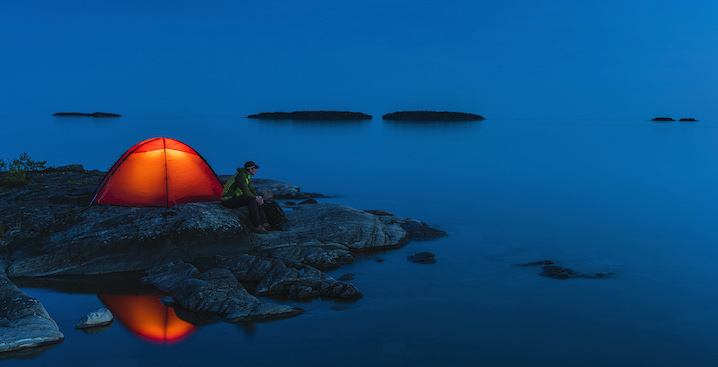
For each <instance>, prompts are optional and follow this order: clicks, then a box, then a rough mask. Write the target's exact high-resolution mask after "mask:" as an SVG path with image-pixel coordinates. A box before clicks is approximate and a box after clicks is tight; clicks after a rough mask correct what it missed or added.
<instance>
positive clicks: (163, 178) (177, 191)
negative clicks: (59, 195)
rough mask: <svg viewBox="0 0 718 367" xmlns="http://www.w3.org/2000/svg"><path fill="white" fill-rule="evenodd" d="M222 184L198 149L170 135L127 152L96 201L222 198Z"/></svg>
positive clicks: (134, 202)
mask: <svg viewBox="0 0 718 367" xmlns="http://www.w3.org/2000/svg"><path fill="white" fill-rule="evenodd" d="M221 196H222V184H221V183H220V182H219V178H218V177H217V174H215V173H214V171H213V170H212V168H211V167H210V166H209V164H207V161H205V160H204V158H202V156H201V155H199V153H197V151H195V150H194V149H192V148H190V147H189V146H188V145H187V144H184V143H182V142H180V141H177V140H174V139H170V138H152V139H148V140H145V141H143V142H141V143H139V144H137V145H135V146H133V147H132V148H130V149H129V150H127V152H125V154H123V155H122V157H120V159H119V160H118V161H117V162H116V163H115V164H114V165H113V166H112V168H110V171H109V172H107V175H105V178H104V179H103V180H102V182H101V183H100V185H99V186H98V187H97V191H96V192H95V196H94V197H93V199H92V203H93V204H110V205H126V206H163V207H171V206H175V205H179V204H185V203H194V202H202V201H219V200H220V198H221Z"/></svg>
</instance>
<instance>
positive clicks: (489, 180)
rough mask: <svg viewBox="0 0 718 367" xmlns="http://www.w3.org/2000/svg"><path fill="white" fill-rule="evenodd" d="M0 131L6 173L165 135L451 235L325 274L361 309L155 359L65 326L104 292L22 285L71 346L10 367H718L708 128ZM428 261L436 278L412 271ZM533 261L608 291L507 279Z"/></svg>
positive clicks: (602, 123)
mask: <svg viewBox="0 0 718 367" xmlns="http://www.w3.org/2000/svg"><path fill="white" fill-rule="evenodd" d="M2 122H3V126H4V130H5V131H4V133H3V134H2V136H0V146H1V147H2V150H1V151H0V154H2V155H3V156H4V157H6V158H9V157H13V156H17V155H19V154H20V153H21V152H23V151H27V152H28V153H29V154H30V155H31V156H32V157H33V158H35V159H43V160H44V159H47V160H48V165H52V166H58V165H65V164H72V163H81V164H83V165H84V166H85V168H88V169H101V170H106V169H107V168H109V167H110V166H111V165H112V164H113V163H114V161H115V160H116V159H117V158H119V156H120V155H121V154H122V153H123V152H124V151H125V150H126V149H128V148H129V147H131V146H132V145H134V144H136V143H137V142H139V141H142V140H144V139H147V138H151V137H155V136H165V137H171V138H175V139H177V140H180V141H182V142H185V143H187V144H189V145H190V146H192V147H193V148H195V149H196V150H197V151H198V152H200V153H201V154H202V155H203V156H204V157H205V159H206V160H207V161H208V162H209V163H210V165H211V166H212V167H213V168H214V169H215V171H216V172H217V173H218V174H228V173H232V172H233V171H234V169H235V167H237V166H238V165H241V164H242V163H243V162H244V161H246V160H255V161H256V162H257V163H258V164H259V165H260V166H261V168H260V170H259V172H258V177H266V178H272V179H276V180H281V181H285V182H290V183H294V184H297V185H299V186H300V187H302V189H303V190H304V191H308V192H320V193H323V194H327V195H339V197H336V198H330V199H324V200H325V201H329V202H337V203H341V204H346V205H349V206H353V207H356V208H360V209H384V210H388V211H390V212H393V213H394V214H396V215H400V216H406V217H411V218H416V219H419V220H422V221H425V222H427V223H429V224H431V225H433V226H435V227H437V228H440V229H443V230H445V231H447V232H448V233H449V236H447V237H445V238H442V239H438V240H434V241H427V242H412V243H410V244H409V245H408V246H406V247H404V248H401V249H397V250H392V251H388V252H384V253H380V254H372V255H363V256H359V257H357V261H356V262H355V263H354V264H351V265H347V266H344V267H342V268H340V269H337V270H334V271H332V272H330V274H331V275H333V276H336V277H339V276H341V275H342V274H345V273H348V272H351V273H354V274H355V276H356V277H355V279H354V280H353V281H352V283H353V284H355V285H356V286H357V287H358V288H359V289H360V290H361V291H362V292H363V293H364V298H363V299H361V300H359V301H358V302H354V303H348V304H344V303H341V304H336V303H335V302H333V301H327V300H314V301H312V302H308V303H291V302H290V304H294V305H298V306H299V307H302V308H304V309H306V310H307V312H306V313H305V314H303V315H301V316H298V317H294V318H291V319H287V320H282V321H277V322H271V323H259V324H256V325H254V326H249V325H247V326H237V325H230V324H225V323H216V324H212V325H209V326H204V327H201V328H199V329H197V330H196V331H195V332H194V333H192V334H191V335H189V336H188V337H187V338H186V339H185V340H183V341H182V342H181V343H179V344H174V345H157V344H152V343H148V342H146V341H144V340H142V339H140V338H138V337H137V336H135V335H133V334H131V333H130V332H129V331H128V330H127V329H125V328H123V327H122V325H120V324H119V323H115V324H114V325H113V326H112V327H111V328H110V329H109V330H107V331H105V332H103V333H100V334H96V335H85V334H84V333H82V332H80V331H77V330H74V329H73V326H74V324H75V323H76V322H77V320H78V319H79V318H81V317H82V316H84V315H85V314H86V313H87V312H89V311H91V310H93V309H94V308H95V307H99V306H101V303H100V301H99V299H98V298H97V296H95V295H86V294H83V295H67V294H62V293H59V292H56V291H52V290H42V289H24V290H25V291H26V292H28V294H30V295H32V296H34V297H36V298H38V299H39V300H41V301H42V302H43V304H44V305H45V307H46V308H47V309H48V312H49V313H50V315H51V316H52V317H53V318H54V319H55V320H56V321H57V322H58V324H59V325H60V328H61V330H62V331H63V332H64V333H65V336H66V338H67V339H66V340H65V341H64V342H63V343H62V344H60V345H58V346H57V347H55V348H53V349H51V350H49V351H48V352H46V353H45V354H43V355H41V356H40V357H37V358H34V359H29V360H11V361H4V362H3V364H4V365H19V366H43V365H48V364H50V363H60V364H68V365H70V364H75V365H83V366H85V365H87V366H95V365H97V366H144V365H153V364H158V363H163V364H165V363H169V364H180V365H198V364H206V363H213V364H222V365H253V366H275V365H282V364H294V365H300V366H301V365H310V364H316V363H337V364H340V365H347V366H366V365H370V364H371V365H379V366H396V365H400V366H404V365H406V366H409V365H411V366H464V365H467V364H471V365H485V366H526V365H531V366H556V365H558V366H569V365H570V366H578V365H580V366H623V365H631V366H675V365H690V366H715V365H717V364H718V351H716V349H715V345H716V342H718V337H716V336H715V332H714V331H715V330H716V329H718V307H716V306H718V294H717V293H716V292H715V288H716V284H717V281H718V275H716V271H715V270H714V267H715V264H716V260H718V249H717V248H716V244H717V243H718V231H717V230H716V228H715V226H714V225H713V223H714V222H715V219H716V218H718V209H717V208H716V205H715V203H716V202H718V191H716V190H715V188H716V187H718V154H716V148H715V142H716V141H718V122H716V121H700V122H695V123H680V122H672V123H654V122H648V121H637V120H636V121H634V120H559V119H546V120H486V121H481V122H470V123H452V124H446V123H398V122H384V121H382V120H377V119H375V120H373V121H365V122H347V123H343V122H339V123H322V122H289V121H258V120H248V119H244V118H240V117H182V116H175V117H150V116H126V117H122V118H118V119H92V118H53V117H39V116H14V117H3V118H2ZM421 251H431V252H433V253H434V254H436V257H437V259H438V263H436V264H431V265H418V264H413V263H410V262H408V261H407V260H406V256H407V255H411V254H414V253H417V252H421ZM377 259H383V260H384V261H383V262H377V261H376V260H377ZM544 259H551V260H553V261H554V262H556V263H558V264H559V265H562V266H565V267H569V268H572V269H575V270H578V271H581V272H586V273H595V272H602V271H610V272H613V273H614V275H613V276H611V277H609V278H605V279H573V280H564V281H561V280H553V279H547V278H543V277H541V276H539V275H537V273H538V272H539V271H540V269H539V268H534V267H518V266H516V264H521V263H527V262H533V261H538V260H544ZM336 305H339V306H343V307H346V309H344V310H339V311H335V310H333V309H332V307H333V306H336Z"/></svg>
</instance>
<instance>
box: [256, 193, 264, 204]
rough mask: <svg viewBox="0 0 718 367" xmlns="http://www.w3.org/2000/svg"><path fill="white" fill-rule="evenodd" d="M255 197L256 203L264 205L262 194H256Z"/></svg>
mask: <svg viewBox="0 0 718 367" xmlns="http://www.w3.org/2000/svg"><path fill="white" fill-rule="evenodd" d="M255 199H256V200H257V204H259V205H264V198H263V197H262V196H260V195H257V197H256V198H255Z"/></svg>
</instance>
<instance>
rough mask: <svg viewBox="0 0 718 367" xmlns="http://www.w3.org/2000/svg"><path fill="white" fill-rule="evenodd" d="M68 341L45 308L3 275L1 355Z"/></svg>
mask: <svg viewBox="0 0 718 367" xmlns="http://www.w3.org/2000/svg"><path fill="white" fill-rule="evenodd" d="M64 339H65V336H64V335H63V334H62V333H61V332H60V329H59V328H58V327H57V324H56V323H55V321H53V320H52V319H51V318H50V316H49V315H48V314H47V311H46V310H45V307H43V305H42V304H41V303H40V302H39V301H38V300H36V299H35V298H32V297H30V296H28V295H27V294H25V293H24V292H22V291H20V289H18V288H17V287H16V286H15V285H14V284H13V283H12V282H10V280H9V279H8V278H7V277H5V276H4V274H0V353H5V352H11V351H18V350H22V349H28V348H35V347H41V346H45V345H48V344H56V343H60V342H62V341H63V340H64Z"/></svg>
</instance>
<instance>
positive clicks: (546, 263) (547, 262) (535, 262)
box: [519, 260, 553, 266]
mask: <svg viewBox="0 0 718 367" xmlns="http://www.w3.org/2000/svg"><path fill="white" fill-rule="evenodd" d="M533 265H553V261H551V260H544V261H534V262H532V263H526V264H519V266H533Z"/></svg>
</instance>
